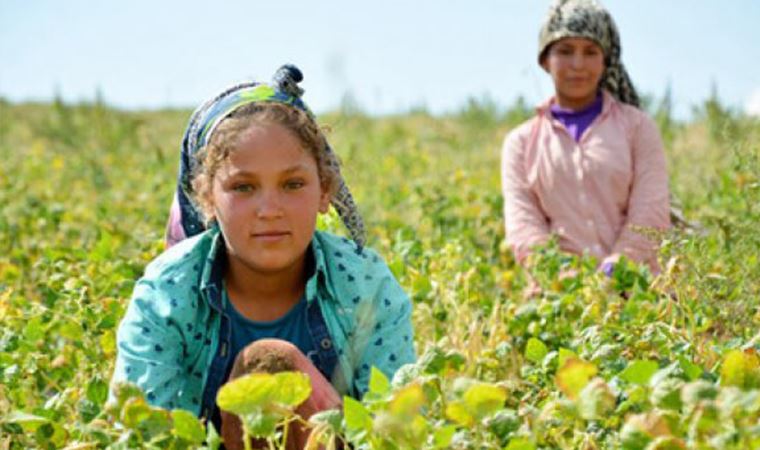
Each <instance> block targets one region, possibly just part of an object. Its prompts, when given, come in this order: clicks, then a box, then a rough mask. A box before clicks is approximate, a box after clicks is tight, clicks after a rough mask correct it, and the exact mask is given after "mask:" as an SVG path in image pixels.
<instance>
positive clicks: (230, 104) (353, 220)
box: [177, 65, 366, 249]
mask: <svg viewBox="0 0 760 450" xmlns="http://www.w3.org/2000/svg"><path fill="white" fill-rule="evenodd" d="M301 80H303V75H302V74H301V71H300V70H298V68H297V67H295V66H292V65H285V66H282V67H280V69H279V70H278V71H277V72H276V73H275V75H274V77H273V79H272V83H271V84H269V85H268V84H263V83H256V82H247V83H241V84H237V85H234V86H231V87H229V88H227V89H225V90H224V91H223V92H222V93H220V94H218V95H217V96H216V97H214V98H213V99H211V100H209V101H207V102H206V103H204V104H203V105H201V106H200V107H199V108H198V109H196V110H195V112H194V113H193V115H192V116H191V117H190V122H189V123H188V125H187V129H186V130H185V135H184V137H183V138H182V154H181V159H180V173H179V183H178V187H177V201H178V203H179V209H180V212H181V223H182V228H183V230H184V232H185V236H187V237H190V236H193V235H195V234H198V233H200V232H202V231H203V230H204V229H205V225H204V222H203V217H202V214H201V213H200V210H199V209H198V207H197V205H195V203H194V202H193V200H192V192H193V187H192V178H193V176H194V174H195V169H196V166H197V164H198V162H197V161H196V158H195V155H196V154H197V153H198V151H199V150H200V149H201V148H203V147H204V146H205V145H206V144H207V143H208V141H209V139H210V138H211V135H212V134H213V132H214V130H215V129H216V127H217V126H218V125H219V123H221V122H222V120H224V119H225V118H226V117H228V116H229V115H230V114H231V113H232V112H233V111H235V110H236V109H238V108H240V107H241V106H243V105H247V104H250V103H255V102H276V103H283V104H286V105H290V106H292V107H294V108H297V109H299V110H301V111H303V112H305V113H306V114H308V115H309V117H311V118H312V119H314V114H313V113H312V112H311V110H309V108H308V107H307V106H306V104H305V103H304V102H303V100H301V95H303V89H301V88H300V87H299V86H298V83H299V82H300V81H301ZM324 152H325V154H326V155H327V161H328V164H329V165H330V166H332V168H334V169H335V173H337V174H338V191H337V192H336V193H335V195H334V196H333V198H332V205H333V207H334V208H335V210H336V211H337V212H338V215H339V216H340V218H341V220H342V221H343V224H344V225H345V226H346V228H347V229H348V232H349V234H350V236H351V238H352V239H353V240H354V242H356V244H357V246H358V247H359V249H361V248H362V247H363V246H364V243H365V239H366V238H365V232H364V221H363V220H362V217H361V215H360V214H359V211H358V209H357V207H356V203H355V202H354V198H353V196H352V195H351V192H350V191H349V190H348V186H346V183H345V181H344V180H343V177H342V176H341V174H340V166H339V163H338V158H337V156H336V155H335V152H334V151H333V150H332V148H331V147H330V144H328V143H327V140H325V148H324Z"/></svg>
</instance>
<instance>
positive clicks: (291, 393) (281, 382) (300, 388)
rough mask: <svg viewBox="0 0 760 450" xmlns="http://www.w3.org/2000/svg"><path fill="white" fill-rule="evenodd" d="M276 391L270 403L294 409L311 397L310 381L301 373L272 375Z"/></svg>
mask: <svg viewBox="0 0 760 450" xmlns="http://www.w3.org/2000/svg"><path fill="white" fill-rule="evenodd" d="M274 379H275V383H276V384H277V389H275V390H274V396H273V398H272V401H273V402H275V403H279V404H280V405H284V406H290V407H296V406H298V405H300V404H301V403H303V402H305V401H306V400H307V399H308V398H309V396H310V395H311V380H310V378H309V376H308V375H306V374H305V373H303V372H280V373H276V374H274Z"/></svg>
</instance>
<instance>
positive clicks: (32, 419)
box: [2, 411, 50, 433]
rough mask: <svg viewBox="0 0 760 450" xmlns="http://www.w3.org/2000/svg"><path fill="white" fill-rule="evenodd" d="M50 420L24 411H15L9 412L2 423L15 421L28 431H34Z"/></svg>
mask: <svg viewBox="0 0 760 450" xmlns="http://www.w3.org/2000/svg"><path fill="white" fill-rule="evenodd" d="M48 422H50V420H49V419H48V418H46V417H41V416H36V415H34V414H29V413H25V412H23V411H13V412H11V413H10V414H8V415H7V416H6V417H5V418H4V419H3V421H2V423H15V424H16V425H20V426H21V428H23V429H24V431H26V432H27V433H30V432H34V431H35V430H36V429H37V428H38V427H39V426H40V425H44V424H46V423H48Z"/></svg>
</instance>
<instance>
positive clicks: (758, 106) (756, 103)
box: [744, 88, 760, 117]
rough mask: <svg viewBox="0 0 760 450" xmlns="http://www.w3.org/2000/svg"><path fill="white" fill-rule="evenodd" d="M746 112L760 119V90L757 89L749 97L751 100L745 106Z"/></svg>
mask: <svg viewBox="0 0 760 450" xmlns="http://www.w3.org/2000/svg"><path fill="white" fill-rule="evenodd" d="M744 112H746V113H747V114H748V115H750V116H755V117H760V88H755V90H754V91H752V93H751V94H750V95H749V99H748V100H747V103H746V104H745V105H744Z"/></svg>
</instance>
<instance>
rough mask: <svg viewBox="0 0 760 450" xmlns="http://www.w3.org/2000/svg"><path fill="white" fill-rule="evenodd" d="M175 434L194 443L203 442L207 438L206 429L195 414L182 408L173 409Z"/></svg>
mask: <svg viewBox="0 0 760 450" xmlns="http://www.w3.org/2000/svg"><path fill="white" fill-rule="evenodd" d="M172 421H173V423H174V435H175V436H177V437H179V438H181V439H184V440H186V441H188V442H190V443H192V444H202V443H203V441H204V440H206V430H204V429H203V425H201V423H200V421H199V420H198V418H196V417H195V415H194V414H192V413H190V412H188V411H185V410H182V409H175V410H172Z"/></svg>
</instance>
